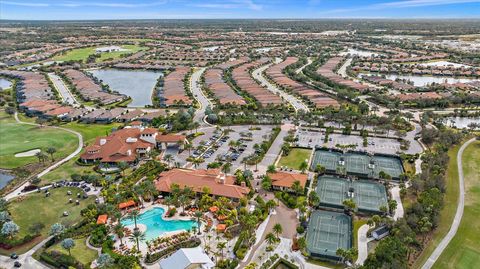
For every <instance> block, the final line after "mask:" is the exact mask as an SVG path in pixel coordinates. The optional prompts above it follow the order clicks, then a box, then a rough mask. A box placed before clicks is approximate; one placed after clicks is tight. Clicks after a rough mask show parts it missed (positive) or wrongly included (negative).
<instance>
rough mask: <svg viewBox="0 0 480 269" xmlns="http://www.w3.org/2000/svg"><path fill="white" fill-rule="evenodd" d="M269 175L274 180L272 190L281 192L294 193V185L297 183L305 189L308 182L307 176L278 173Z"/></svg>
mask: <svg viewBox="0 0 480 269" xmlns="http://www.w3.org/2000/svg"><path fill="white" fill-rule="evenodd" d="M267 175H268V177H269V178H270V179H271V180H272V188H273V189H275V190H281V191H293V190H292V185H293V183H294V182H295V181H298V182H300V186H302V188H304V189H305V185H306V183H307V180H308V175H307V174H298V173H289V172H282V171H277V172H275V173H267Z"/></svg>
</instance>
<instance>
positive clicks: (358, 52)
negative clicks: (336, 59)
mask: <svg viewBox="0 0 480 269" xmlns="http://www.w3.org/2000/svg"><path fill="white" fill-rule="evenodd" d="M347 54H350V55H358V56H363V57H370V56H377V55H380V54H379V53H377V52H373V51H366V50H357V49H348V51H344V52H341V53H340V55H341V56H345V55H347Z"/></svg>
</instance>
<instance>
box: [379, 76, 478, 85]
mask: <svg viewBox="0 0 480 269" xmlns="http://www.w3.org/2000/svg"><path fill="white" fill-rule="evenodd" d="M385 77H386V78H387V79H390V80H395V79H397V78H400V79H407V80H410V81H413V85H415V86H417V87H423V86H426V85H428V84H432V83H438V84H441V83H445V82H446V83H449V84H455V83H459V82H460V83H466V82H471V81H475V80H478V79H470V78H453V77H433V76H416V75H394V74H389V75H386V76H385Z"/></svg>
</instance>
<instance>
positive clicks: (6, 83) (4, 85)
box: [0, 78, 12, 90]
mask: <svg viewBox="0 0 480 269" xmlns="http://www.w3.org/2000/svg"><path fill="white" fill-rule="evenodd" d="M10 87H12V82H11V81H10V80H8V79H4V78H0V89H2V90H3V89H8V88H10Z"/></svg>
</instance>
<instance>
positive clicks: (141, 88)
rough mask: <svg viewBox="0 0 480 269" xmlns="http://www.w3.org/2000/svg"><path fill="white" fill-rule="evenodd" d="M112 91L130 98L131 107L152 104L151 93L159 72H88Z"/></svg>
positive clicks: (108, 70)
mask: <svg viewBox="0 0 480 269" xmlns="http://www.w3.org/2000/svg"><path fill="white" fill-rule="evenodd" d="M88 72H90V73H91V74H92V75H94V76H95V77H97V78H98V79H100V80H102V81H103V83H104V84H107V85H108V86H110V89H111V90H112V91H117V92H119V93H122V94H125V95H128V96H130V97H132V102H131V103H130V104H129V106H131V107H144V106H146V105H151V104H152V91H153V88H154V87H155V84H156V83H157V79H158V78H159V77H160V76H161V75H162V73H161V72H154V71H143V70H119V69H98V70H90V71H88Z"/></svg>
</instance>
